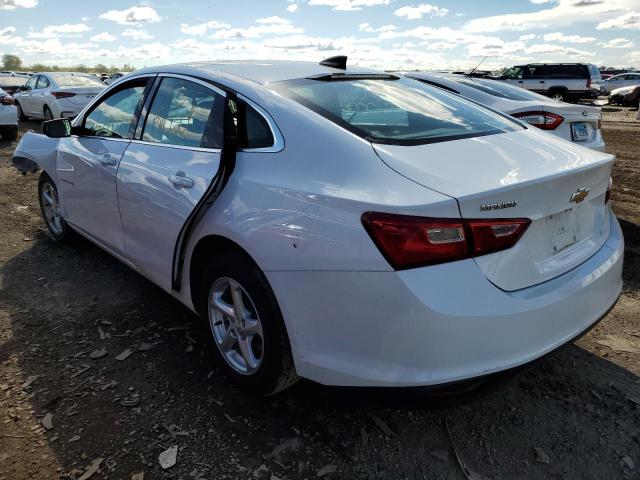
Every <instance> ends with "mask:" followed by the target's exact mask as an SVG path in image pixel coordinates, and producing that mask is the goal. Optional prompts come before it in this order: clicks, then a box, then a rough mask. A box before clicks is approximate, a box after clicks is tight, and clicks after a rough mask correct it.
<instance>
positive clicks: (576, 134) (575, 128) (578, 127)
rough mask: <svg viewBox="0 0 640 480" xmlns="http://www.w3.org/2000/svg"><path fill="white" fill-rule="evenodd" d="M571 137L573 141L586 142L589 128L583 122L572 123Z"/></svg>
mask: <svg viewBox="0 0 640 480" xmlns="http://www.w3.org/2000/svg"><path fill="white" fill-rule="evenodd" d="M571 136H572V137H573V139H574V140H588V139H589V128H588V127H587V124H586V123H585V122H574V123H572V124H571Z"/></svg>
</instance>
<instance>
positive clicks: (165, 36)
mask: <svg viewBox="0 0 640 480" xmlns="http://www.w3.org/2000/svg"><path fill="white" fill-rule="evenodd" d="M434 1H435V0H434ZM5 53H11V54H16V55H18V56H20V57H21V58H22V59H23V62H24V63H26V64H33V63H36V62H38V63H44V64H56V65H69V66H71V65H77V64H85V65H89V66H93V65H95V64H97V63H103V64H106V65H123V64H124V63H128V64H130V65H134V66H136V67H142V66H151V65H160V64H168V63H176V62H188V61H194V60H239V59H290V60H312V61H320V60H322V59H323V58H326V57H329V56H333V55H347V56H348V57H349V64H353V65H360V66H367V67H374V68H384V69H411V70H414V69H420V70H433V69H448V70H457V69H469V68H472V67H475V66H476V65H477V64H478V63H479V62H480V61H482V60H483V59H484V58H485V57H488V58H487V59H486V60H484V63H483V64H482V67H481V68H486V69H491V70H495V69H499V68H501V67H508V66H511V65H515V64H518V63H523V62H560V61H564V62H567V61H568V62H589V63H595V64H597V65H600V66H602V65H606V66H611V67H629V66H637V67H638V68H640V0H519V1H515V0H513V1H506V0H451V1H444V0H442V1H438V2H436V3H423V2H421V1H412V0H260V1H256V0H254V1H248V0H233V1H229V0H209V1H203V0H182V1H178V0H142V1H135V0H109V1H107V2H100V1H96V0H85V1H82V2H79V1H77V0H73V1H72V0H0V54H5Z"/></svg>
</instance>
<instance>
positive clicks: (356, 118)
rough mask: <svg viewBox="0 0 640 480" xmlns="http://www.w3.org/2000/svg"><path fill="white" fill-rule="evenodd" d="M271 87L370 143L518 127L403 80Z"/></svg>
mask: <svg viewBox="0 0 640 480" xmlns="http://www.w3.org/2000/svg"><path fill="white" fill-rule="evenodd" d="M271 87H272V88H274V89H276V90H277V91H279V92H280V93H282V94H283V95H285V96H288V97H290V98H292V99H294V100H296V101H298V102H299V103H301V104H302V105H304V106H306V107H307V108H309V109H311V110H313V111H314V112H316V113H318V114H320V115H322V116H324V117H325V118H327V119H329V120H331V121H333V122H334V123H336V124H338V125H340V126H342V127H343V128H345V129H347V130H349V131H351V132H353V133H355V134H356V135H359V136H361V137H362V138H365V139H367V140H369V141H371V142H373V143H383V144H384V143H386V144H394V145H420V144H425V143H434V142H442V141H447V140H455V139H460V138H470V137H477V136H482V135H491V134H497V133H503V132H508V131H513V130H516V129H520V128H523V127H521V126H519V125H516V124H514V123H513V122H511V121H509V120H508V119H506V118H505V117H503V116H501V115H499V114H496V113H494V112H492V111H490V110H487V109H485V108H483V107H481V106H479V105H476V104H475V103H472V102H469V101H467V100H465V99H463V98H461V97H459V96H458V95H455V94H451V93H449V92H446V91H444V90H442V89H440V88H437V87H432V86H430V85H426V84H423V83H420V82H416V81H414V80H411V79H406V78H400V79H397V78H393V77H391V78H389V79H379V78H376V79H371V78H366V77H365V78H362V79H360V78H358V76H357V75H353V76H350V77H349V78H348V79H345V78H341V79H334V80H330V81H326V80H314V79H298V80H289V81H284V82H274V83H273V84H271Z"/></svg>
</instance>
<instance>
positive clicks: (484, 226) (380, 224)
mask: <svg viewBox="0 0 640 480" xmlns="http://www.w3.org/2000/svg"><path fill="white" fill-rule="evenodd" d="M362 223H363V225H364V226H365V228H366V229H367V232H369V235H370V236H371V238H372V239H373V241H374V243H375V244H376V245H377V247H378V248H379V249H380V252H382V254H383V255H384V256H385V258H386V259H387V261H388V262H389V263H390V264H391V265H392V266H393V267H394V268H395V269H397V270H401V269H405V268H412V267H418V266H425V265H434V264H436V263H444V262H450V261H453V260H461V259H463V258H469V257H477V256H480V255H485V254H487V253H491V252H497V251H499V250H505V249H507V248H510V247H512V246H513V245H515V244H516V242H517V241H518V240H519V239H520V237H521V236H522V234H523V233H524V231H525V230H526V229H527V227H528V226H529V224H530V223H531V220H529V219H528V218H516V219H477V220H465V219H460V218H425V217H414V216H408V215H394V214H390V213H378V212H366V213H364V214H363V215H362Z"/></svg>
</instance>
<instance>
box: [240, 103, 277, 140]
mask: <svg viewBox="0 0 640 480" xmlns="http://www.w3.org/2000/svg"><path fill="white" fill-rule="evenodd" d="M230 108H231V114H232V115H233V122H234V124H235V126H236V129H237V133H238V147H239V148H245V149H247V148H268V147H272V146H273V144H274V143H275V140H274V138H273V134H272V132H271V128H270V127H269V124H268V123H267V121H266V119H265V118H264V117H263V116H262V115H261V114H260V113H258V112H257V111H256V110H255V109H254V108H253V107H252V106H251V105H249V104H247V103H246V102H243V101H242V100H239V101H238V102H234V101H231V102H230Z"/></svg>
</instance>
